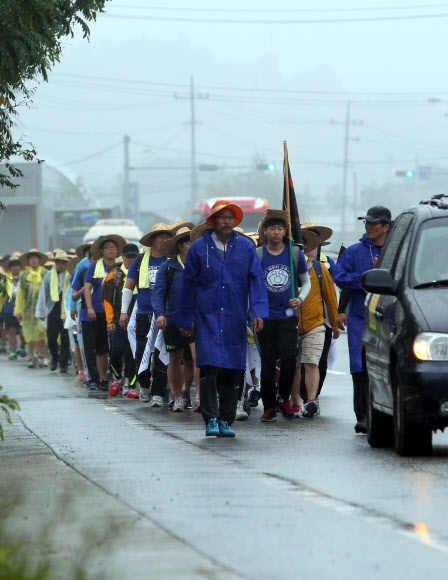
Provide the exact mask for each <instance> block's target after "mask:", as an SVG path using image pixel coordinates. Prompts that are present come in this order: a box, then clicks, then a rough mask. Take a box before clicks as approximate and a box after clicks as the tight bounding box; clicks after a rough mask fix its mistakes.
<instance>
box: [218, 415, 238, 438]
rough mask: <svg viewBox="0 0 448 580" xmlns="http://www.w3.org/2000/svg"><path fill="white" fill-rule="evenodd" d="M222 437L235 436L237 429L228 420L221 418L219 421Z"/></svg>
mask: <svg viewBox="0 0 448 580" xmlns="http://www.w3.org/2000/svg"><path fill="white" fill-rule="evenodd" d="M218 426H219V435H220V437H235V431H234V430H233V429H232V428H231V427H230V425H229V424H228V423H227V421H224V419H220V420H219V421H218Z"/></svg>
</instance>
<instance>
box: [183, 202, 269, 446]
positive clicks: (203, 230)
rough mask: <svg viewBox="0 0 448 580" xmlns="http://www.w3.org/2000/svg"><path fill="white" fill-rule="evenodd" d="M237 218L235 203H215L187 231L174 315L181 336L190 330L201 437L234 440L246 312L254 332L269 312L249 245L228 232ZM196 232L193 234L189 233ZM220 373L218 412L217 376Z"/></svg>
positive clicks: (238, 210) (239, 215) (239, 216)
mask: <svg viewBox="0 0 448 580" xmlns="http://www.w3.org/2000/svg"><path fill="white" fill-rule="evenodd" d="M242 219H243V212H242V210H241V208H240V207H238V206H237V205H235V204H233V203H231V202H229V201H226V200H220V201H217V202H215V204H214V205H213V207H212V210H211V213H210V216H209V217H208V218H207V220H206V223H205V224H201V225H199V226H197V227H196V228H194V229H193V231H192V233H191V240H192V241H193V240H195V238H196V237H197V239H196V240H195V241H194V243H193V244H192V245H191V247H190V250H189V252H188V254H187V261H186V264H185V271H184V275H183V278H182V285H181V290H180V297H179V307H178V311H177V326H178V328H179V329H180V331H181V333H184V334H185V335H187V336H188V335H189V334H190V333H191V332H192V328H193V326H192V325H193V321H194V327H195V330H196V357H197V358H196V364H197V366H198V367H199V368H200V376H201V380H200V385H201V389H200V391H201V392H200V403H201V413H202V417H203V419H204V421H205V424H206V435H207V436H210V435H218V436H219V435H220V436H222V437H234V436H235V433H234V431H233V430H232V429H231V427H230V426H231V424H232V423H233V421H234V419H235V413H236V407H237V402H238V390H239V386H240V382H241V380H242V377H243V373H244V370H245V368H246V349H247V326H246V320H247V309H248V306H249V307H250V308H251V311H252V316H253V319H254V330H255V332H260V330H262V328H263V318H266V317H267V316H268V314H269V309H268V299H267V294H266V286H265V283H264V279H263V272H262V270H261V265H260V260H259V259H258V257H257V254H256V252H255V248H254V245H253V243H252V242H251V241H249V240H248V239H247V238H245V237H243V236H240V235H238V233H237V232H235V231H233V228H234V227H235V226H237V225H238V224H239V223H240V222H241V220H242ZM195 230H196V231H195ZM218 372H219V373H220V374H221V376H220V379H221V381H220V382H221V385H220V391H219V408H218V403H217V377H218Z"/></svg>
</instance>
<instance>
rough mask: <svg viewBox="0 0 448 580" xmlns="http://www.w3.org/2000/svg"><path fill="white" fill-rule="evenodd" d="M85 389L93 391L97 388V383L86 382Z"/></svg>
mask: <svg viewBox="0 0 448 580" xmlns="http://www.w3.org/2000/svg"><path fill="white" fill-rule="evenodd" d="M87 388H88V389H89V391H94V390H95V389H97V388H98V383H97V382H96V381H88V383H87Z"/></svg>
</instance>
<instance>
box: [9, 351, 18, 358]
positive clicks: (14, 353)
mask: <svg viewBox="0 0 448 580" xmlns="http://www.w3.org/2000/svg"><path fill="white" fill-rule="evenodd" d="M16 359H17V353H16V352H14V351H13V350H12V351H11V352H10V353H9V360H16Z"/></svg>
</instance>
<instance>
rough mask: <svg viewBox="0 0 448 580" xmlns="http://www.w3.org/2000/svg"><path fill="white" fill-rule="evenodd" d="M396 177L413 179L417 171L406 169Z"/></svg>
mask: <svg viewBox="0 0 448 580" xmlns="http://www.w3.org/2000/svg"><path fill="white" fill-rule="evenodd" d="M395 175H396V176H397V177H406V179H412V178H413V177H414V175H415V171H414V170H413V169H404V170H400V171H396V172H395Z"/></svg>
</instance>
